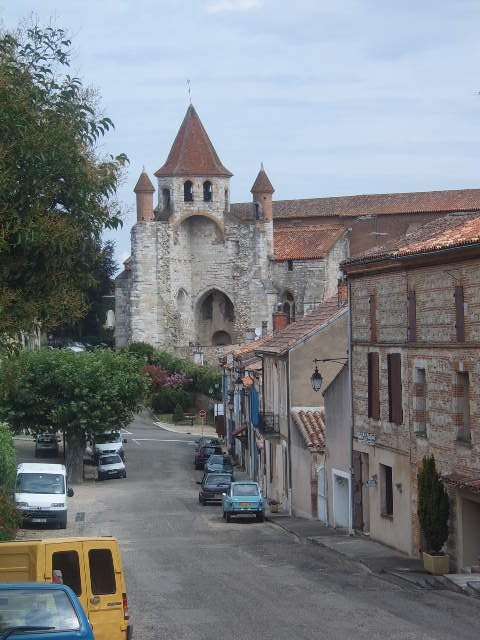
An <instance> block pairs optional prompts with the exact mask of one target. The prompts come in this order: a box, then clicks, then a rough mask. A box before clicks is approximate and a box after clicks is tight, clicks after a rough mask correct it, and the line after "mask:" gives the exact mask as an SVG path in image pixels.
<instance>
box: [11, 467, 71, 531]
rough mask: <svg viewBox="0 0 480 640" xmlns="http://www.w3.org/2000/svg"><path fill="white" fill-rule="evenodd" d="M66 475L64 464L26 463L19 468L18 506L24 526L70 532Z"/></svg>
mask: <svg viewBox="0 0 480 640" xmlns="http://www.w3.org/2000/svg"><path fill="white" fill-rule="evenodd" d="M71 496H73V489H68V488H67V473H66V469H65V467H64V466H63V464H47V463H38V462H24V463H22V464H19V465H18V467H17V480H16V483H15V502H16V505H17V509H18V510H19V511H20V514H21V516H22V518H23V521H24V522H31V523H32V524H50V523H53V524H54V525H57V526H58V527H59V528H60V529H66V528H67V497H71Z"/></svg>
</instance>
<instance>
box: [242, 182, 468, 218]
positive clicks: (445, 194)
mask: <svg viewBox="0 0 480 640" xmlns="http://www.w3.org/2000/svg"><path fill="white" fill-rule="evenodd" d="M231 210H232V212H233V213H235V215H236V216H237V217H239V218H242V219H248V218H250V217H253V214H252V204H251V203H249V202H240V203H235V204H232V205H231ZM450 211H480V189H456V190H449V191H415V192H411V193H379V194H366V195H357V196H336V197H331V198H306V199H299V200H276V201H274V202H273V217H274V219H275V218H277V219H280V218H312V217H313V218H316V217H332V216H333V217H341V218H344V217H357V216H367V215H392V214H401V213H448V212H450Z"/></svg>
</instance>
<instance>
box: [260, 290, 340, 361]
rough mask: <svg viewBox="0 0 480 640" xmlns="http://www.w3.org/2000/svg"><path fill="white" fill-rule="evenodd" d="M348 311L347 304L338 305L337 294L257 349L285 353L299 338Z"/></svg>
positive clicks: (272, 352)
mask: <svg viewBox="0 0 480 640" xmlns="http://www.w3.org/2000/svg"><path fill="white" fill-rule="evenodd" d="M346 311H347V307H346V306H342V307H339V306H338V301H337V297H336V296H335V297H334V298H329V299H328V300H325V301H324V302H322V303H321V304H319V305H318V307H316V308H315V309H313V311H311V312H310V313H308V314H306V315H304V316H303V318H300V319H299V320H297V321H296V322H292V323H291V324H289V325H288V326H287V327H285V329H282V330H281V331H279V332H278V333H277V334H276V335H274V336H269V337H268V339H266V340H265V342H264V343H263V344H261V345H260V346H259V347H257V348H256V349H255V351H256V352H257V353H271V354H274V355H280V354H282V353H285V352H286V351H288V349H289V348H290V347H291V346H292V345H294V344H295V343H296V342H297V340H300V339H301V338H303V337H305V336H307V335H308V334H309V333H311V332H312V331H313V330H314V329H316V328H318V327H320V326H321V325H322V324H324V323H325V322H327V321H328V320H330V319H331V318H333V317H334V316H336V315H337V314H339V313H346ZM252 344H253V343H252Z"/></svg>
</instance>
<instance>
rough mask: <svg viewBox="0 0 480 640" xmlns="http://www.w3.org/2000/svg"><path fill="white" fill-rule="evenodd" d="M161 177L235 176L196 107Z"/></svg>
mask: <svg viewBox="0 0 480 640" xmlns="http://www.w3.org/2000/svg"><path fill="white" fill-rule="evenodd" d="M155 175H156V176H157V177H160V176H169V177H171V176H174V177H182V176H219V177H227V178H230V177H231V176H232V175H233V174H232V173H230V171H229V170H228V169H226V168H225V167H224V166H223V164H222V163H221V162H220V159H219V157H218V156H217V152H216V151H215V149H214V147H213V144H212V143H211V141H210V138H209V137H208V134H207V132H206V131H205V129H204V127H203V124H202V123H201V121H200V118H199V117H198V114H197V112H196V111H195V108H194V107H193V105H190V106H189V107H188V109H187V113H186V114H185V118H184V119H183V122H182V124H181V125H180V129H179V130H178V133H177V137H176V138H175V140H174V142H173V145H172V148H171V149H170V153H169V154H168V158H167V161H166V162H165V164H164V165H163V166H162V167H160V169H158V171H156V172H155Z"/></svg>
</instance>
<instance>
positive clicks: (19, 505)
mask: <svg viewBox="0 0 480 640" xmlns="http://www.w3.org/2000/svg"><path fill="white" fill-rule="evenodd" d="M17 507H18V508H19V509H26V508H27V507H28V502H17Z"/></svg>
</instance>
